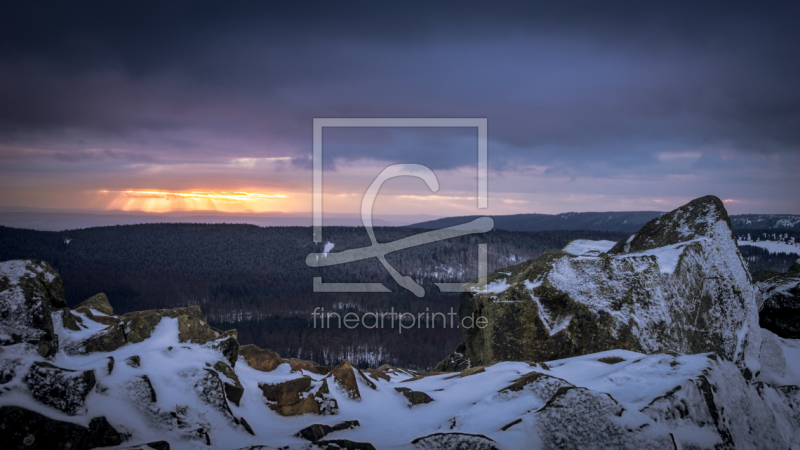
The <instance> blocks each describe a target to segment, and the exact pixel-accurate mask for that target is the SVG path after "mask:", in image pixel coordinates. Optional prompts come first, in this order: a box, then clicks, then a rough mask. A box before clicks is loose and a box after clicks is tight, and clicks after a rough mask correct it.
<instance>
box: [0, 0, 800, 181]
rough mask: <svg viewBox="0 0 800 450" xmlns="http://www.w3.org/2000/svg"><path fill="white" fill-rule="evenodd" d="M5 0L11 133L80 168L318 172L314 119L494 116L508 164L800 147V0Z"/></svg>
mask: <svg viewBox="0 0 800 450" xmlns="http://www.w3.org/2000/svg"><path fill="white" fill-rule="evenodd" d="M431 3H433V4H431ZM0 8H2V9H1V10H0V16H2V18H1V19H0V143H5V144H13V145H15V146H36V147H41V148H46V149H50V150H58V151H62V152H75V153H76V154H77V155H78V156H77V157H76V158H78V159H79V158H80V156H79V155H80V154H81V153H80V152H81V151H84V150H85V148H98V147H106V146H111V145H114V146H115V147H124V148H125V149H126V151H135V152H141V153H143V154H152V155H151V156H147V157H150V158H159V159H161V160H163V159H169V158H172V159H176V160H180V161H185V160H187V159H214V158H229V157H231V155H236V156H247V155H258V156H265V155H264V153H269V154H270V155H273V156H287V155H288V156H291V157H292V158H295V162H296V165H297V166H299V167H305V165H306V164H307V156H308V153H309V152H310V137H311V119H312V118H313V117H375V116H386V117H407V116H410V117H443V116H445V117H488V119H489V124H490V138H491V139H492V143H493V146H492V153H491V155H492V158H493V159H492V164H493V166H494V167H496V168H503V169H511V168H514V167H518V166H520V165H524V164H534V163H535V164H543V165H544V164H546V165H550V166H551V168H550V170H552V171H559V170H561V171H564V172H565V173H569V172H573V173H577V172H581V171H585V170H595V171H605V172H607V173H613V172H614V170H623V169H624V168H626V167H639V166H642V167H650V166H653V165H654V164H657V163H659V161H657V160H656V159H655V157H654V155H657V154H658V153H659V152H669V151H673V152H675V151H683V150H687V149H688V150H692V149H695V150H696V149H699V150H698V151H701V152H702V151H707V150H708V149H712V150H713V149H718V148H720V147H724V148H729V149H734V150H737V151H743V152H750V153H785V152H797V149H798V143H800V87H798V86H800V84H798V83H797V81H796V80H797V79H800V60H799V59H798V58H797V50H798V48H800V47H799V46H800V34H799V33H800V32H799V31H798V29H800V28H799V27H797V18H798V17H800V9H798V6H797V4H796V3H773V4H753V3H749V4H736V3H731V2H725V3H706V4H703V5H694V4H692V3H679V2H670V3H669V4H666V5H652V4H650V2H616V3H608V2H581V3H559V4H557V5H556V4H551V5H547V6H541V5H539V6H537V5H529V4H522V2H514V3H502V2H500V3H498V2H480V3H472V2H459V3H434V2H419V3H413V2H412V3H409V2H405V3H402V4H401V3H396V4H392V5H388V6H387V5H384V4H375V3H361V2H311V3H308V2H250V3H227V4H221V3H201V2H178V3H166V2H124V3H123V2H98V3H80V4H76V3H67V2H57V3H53V4H50V5H46V4H44V3H34V2H24V3H20V4H10V3H6V4H4V5H3V6H2V7H0ZM390 137H391V136H390ZM341 138H342V139H341V142H342V145H341V146H340V147H338V148H339V150H338V151H337V154H338V156H340V157H345V158H364V157H372V158H379V159H380V158H383V159H386V160H387V161H396V160H397V156H398V155H408V157H409V158H412V157H413V158H417V161H419V162H424V163H428V164H430V165H431V166H433V167H435V168H448V167H455V166H460V165H466V164H473V163H474V156H472V154H471V152H470V151H464V150H462V148H464V147H463V142H462V140H461V135H460V134H458V133H456V134H454V135H453V136H452V138H451V139H449V140H448V139H447V138H446V137H441V136H439V137H432V138H430V139H428V138H419V139H421V140H417V141H414V140H413V139H412V140H409V139H410V138H404V137H398V136H395V138H393V139H392V140H391V142H390V143H389V144H388V145H387V144H386V143H385V142H384V143H383V144H382V145H383V147H382V149H383V150H381V151H376V150H375V146H374V145H370V142H367V143H363V145H356V144H353V145H347V144H348V143H350V144H352V143H353V142H357V141H359V139H362V138H360V137H358V133H356V132H353V133H352V134H351V135H350V136H349V137H348V136H346V135H341ZM377 142H378V141H373V143H377ZM268 144H269V145H268ZM433 150H438V151H433ZM2 151H5V152H13V151H14V150H13V149H12V150H2ZM28 155H29V156H30V154H28ZM267 156H268V155H267ZM31 157H34V156H31ZM143 157H144V156H143ZM420 159H421V161H420ZM702 163H703V160H701V161H699V162H696V164H702ZM603 167H605V169H604V168H603ZM653 170H655V169H653ZM664 170H666V169H664Z"/></svg>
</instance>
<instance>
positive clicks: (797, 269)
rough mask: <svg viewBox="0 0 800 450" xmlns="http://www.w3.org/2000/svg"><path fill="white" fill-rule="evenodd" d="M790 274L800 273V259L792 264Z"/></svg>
mask: <svg viewBox="0 0 800 450" xmlns="http://www.w3.org/2000/svg"><path fill="white" fill-rule="evenodd" d="M789 272H792V273H800V258H798V259H797V260H796V261H795V262H793V263H792V267H789Z"/></svg>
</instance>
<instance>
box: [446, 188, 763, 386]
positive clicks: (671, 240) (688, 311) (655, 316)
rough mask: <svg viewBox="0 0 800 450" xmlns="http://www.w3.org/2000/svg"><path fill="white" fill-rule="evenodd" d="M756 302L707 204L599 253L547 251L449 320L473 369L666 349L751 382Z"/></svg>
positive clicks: (724, 228)
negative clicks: (733, 367) (700, 356)
mask: <svg viewBox="0 0 800 450" xmlns="http://www.w3.org/2000/svg"><path fill="white" fill-rule="evenodd" d="M595 253H596V252H595ZM509 273H510V275H507V274H509ZM757 297H758V291H757V290H756V289H755V288H754V287H753V285H752V283H751V280H750V275H749V274H748V272H747V269H746V265H745V263H744V261H743V260H742V257H741V255H740V254H739V251H738V248H737V246H736V239H735V236H734V235H733V231H732V229H731V226H730V221H729V219H728V215H727V212H726V211H725V208H724V206H723V204H722V202H721V201H720V200H719V199H718V198H716V197H713V196H709V197H703V198H699V199H696V200H694V201H692V202H690V203H688V204H686V205H684V206H682V207H681V208H678V209H676V210H674V211H672V212H670V213H667V214H665V215H663V216H661V217H659V218H657V219H654V220H653V221H651V222H649V223H647V224H646V225H645V226H644V227H643V228H642V229H641V230H640V231H639V232H637V233H635V234H633V235H631V236H630V237H628V238H627V239H624V240H622V241H620V242H619V243H617V244H616V245H614V246H613V248H611V249H609V250H608V251H607V252H605V253H599V254H597V255H596V256H594V255H593V254H592V255H590V254H585V255H574V254H571V253H566V252H560V251H550V252H546V253H544V254H543V255H542V256H540V257H539V258H537V259H535V260H532V261H528V262H525V263H523V264H519V265H517V266H513V267H510V268H507V269H503V270H502V271H501V272H497V273H495V274H492V275H491V276H490V277H489V280H488V284H487V286H486V289H485V290H483V291H473V292H470V293H465V294H462V297H461V299H460V303H459V317H460V320H462V323H463V321H464V320H465V319H466V320H467V321H468V322H467V323H469V320H472V321H473V323H475V325H474V326H472V327H471V328H462V330H463V331H464V336H465V341H466V347H467V352H468V354H469V355H470V358H471V363H472V364H473V365H485V364H489V363H492V362H496V361H548V360H553V359H559V358H565V357H570V356H575V355H583V354H588V353H594V352H599V351H603V350H608V349H628V350H635V351H642V352H646V353H650V352H654V351H658V350H662V349H672V350H676V351H678V352H681V353H692V354H693V353H703V352H716V353H718V354H720V355H722V356H724V357H725V358H728V359H730V360H732V361H735V362H736V364H737V365H738V366H739V367H740V368H741V369H742V370H743V372H744V373H745V374H746V376H749V377H752V375H753V374H754V373H755V372H757V371H758V369H759V363H758V349H759V348H760V334H759V333H758V324H757V319H756V318H757V306H756V300H757ZM480 317H485V318H486V319H487V322H488V323H483V325H484V326H483V327H481V324H480V323H478V322H476V321H477V320H478V318H480Z"/></svg>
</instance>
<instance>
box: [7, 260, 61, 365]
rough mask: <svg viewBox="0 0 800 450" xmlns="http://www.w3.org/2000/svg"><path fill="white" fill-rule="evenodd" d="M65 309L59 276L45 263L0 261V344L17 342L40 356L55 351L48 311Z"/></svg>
mask: <svg viewBox="0 0 800 450" xmlns="http://www.w3.org/2000/svg"><path fill="white" fill-rule="evenodd" d="M64 306H66V302H65V301H64V289H63V287H62V285H61V277H59V276H58V273H57V272H56V271H55V270H53V268H52V267H50V265H49V264H47V263H46V262H41V261H37V260H15V261H5V262H0V345H13V344H18V343H21V342H24V343H27V344H31V345H34V346H36V348H37V351H38V352H39V354H40V355H42V356H52V355H54V354H55V353H56V351H57V350H58V338H57V337H56V335H55V331H54V330H53V319H52V317H51V316H50V312H51V311H52V310H53V309H54V308H61V307H64Z"/></svg>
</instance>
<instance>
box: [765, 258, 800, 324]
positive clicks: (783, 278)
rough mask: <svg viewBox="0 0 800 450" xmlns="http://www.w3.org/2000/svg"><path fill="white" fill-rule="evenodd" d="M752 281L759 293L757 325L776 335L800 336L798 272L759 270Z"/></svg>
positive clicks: (799, 282) (799, 286)
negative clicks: (760, 296)
mask: <svg viewBox="0 0 800 450" xmlns="http://www.w3.org/2000/svg"><path fill="white" fill-rule="evenodd" d="M795 264H797V262H795ZM753 281H754V282H755V284H756V286H758V289H759V290H760V291H761V295H762V299H761V302H760V303H761V305H760V311H759V313H758V316H759V325H761V327H762V328H765V329H767V330H770V331H772V332H773V333H775V334H777V335H778V336H780V337H783V338H787V339H800V271H797V272H792V271H790V272H786V273H781V272H775V271H772V270H760V271H758V272H756V273H754V274H753Z"/></svg>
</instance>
